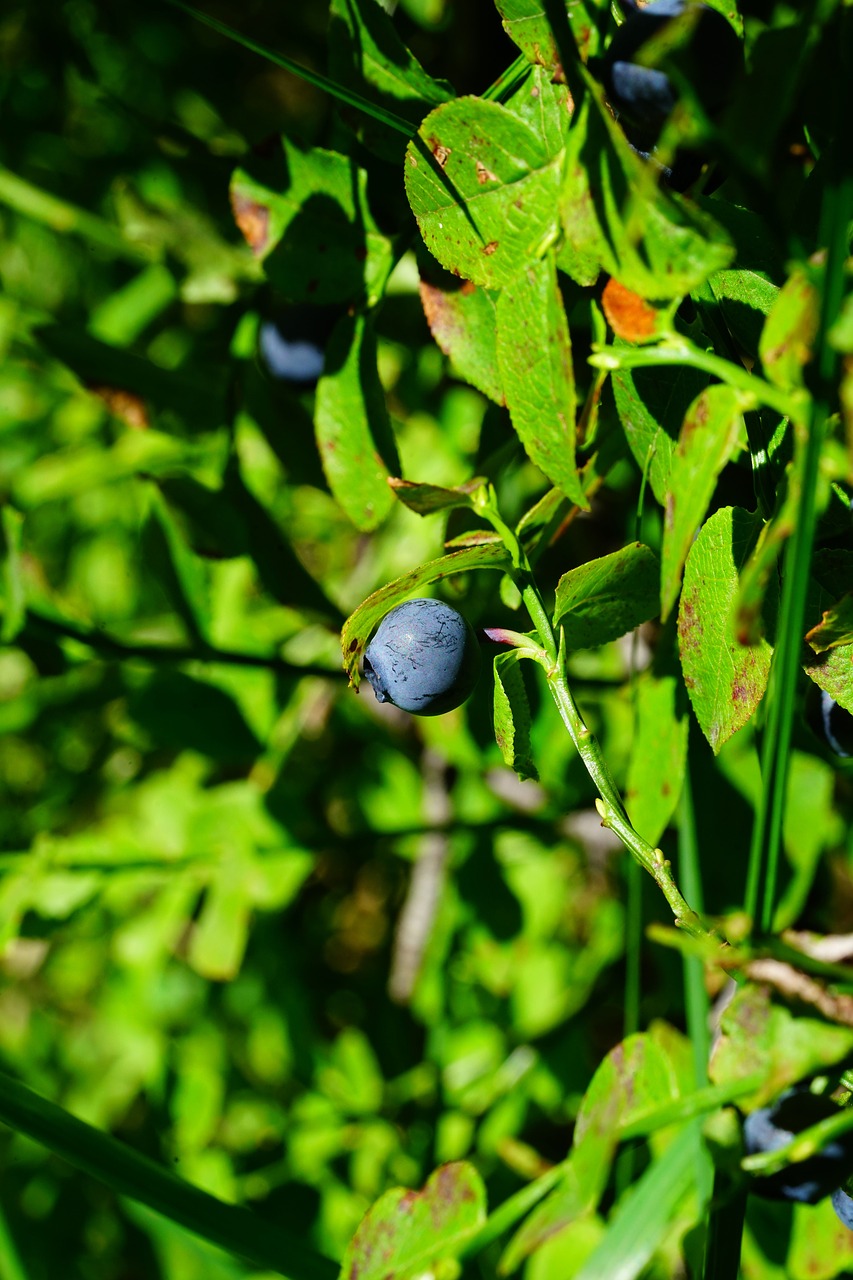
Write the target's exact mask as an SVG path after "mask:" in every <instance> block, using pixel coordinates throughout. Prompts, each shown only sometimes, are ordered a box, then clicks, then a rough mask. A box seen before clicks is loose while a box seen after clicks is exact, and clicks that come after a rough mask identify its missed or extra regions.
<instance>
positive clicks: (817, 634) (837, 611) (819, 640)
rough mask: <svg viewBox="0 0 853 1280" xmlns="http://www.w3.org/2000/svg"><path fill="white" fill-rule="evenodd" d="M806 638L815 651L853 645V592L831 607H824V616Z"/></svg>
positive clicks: (820, 651) (821, 651) (823, 651)
mask: <svg viewBox="0 0 853 1280" xmlns="http://www.w3.org/2000/svg"><path fill="white" fill-rule="evenodd" d="M806 640H807V641H808V643H809V644H810V645H811V647H812V648H813V649H814V651H815V653H826V651H827V649H835V648H837V646H838V645H853V593H851V592H849V591H848V592H847V593H846V594H845V595H843V596H842V597H841V599H840V600H837V601H836V603H835V604H834V605H833V606H832V607H831V608H830V609H824V611H823V617H822V618H821V620H820V622H819V623H818V624H817V626H815V627H812V629H811V631H809V632H808V633H807V635H806Z"/></svg>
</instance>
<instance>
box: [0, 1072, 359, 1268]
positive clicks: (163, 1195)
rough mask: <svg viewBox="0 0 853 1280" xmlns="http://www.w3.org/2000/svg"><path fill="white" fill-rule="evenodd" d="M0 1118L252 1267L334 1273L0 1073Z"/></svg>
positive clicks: (245, 1213) (278, 1231)
mask: <svg viewBox="0 0 853 1280" xmlns="http://www.w3.org/2000/svg"><path fill="white" fill-rule="evenodd" d="M0 1120H2V1121H3V1123H4V1124H7V1125H9V1127H10V1128H12V1129H16V1130H17V1131H18V1132H19V1133H25V1134H26V1135H27V1136H28V1137H30V1138H32V1139H33V1140H34V1141H35V1142H40V1143H41V1144H42V1145H43V1146H45V1147H47V1148H48V1149H49V1150H50V1151H53V1152H55V1153H56V1155H58V1156H61V1157H62V1159H63V1160H67V1161H68V1163H69V1164H72V1165H74V1166H75V1168H77V1169H82V1170H83V1172H84V1173H88V1174H90V1175H91V1176H92V1177H93V1178H97V1179H98V1180H99V1181H100V1182H103V1183H105V1184H106V1185H107V1186H108V1187H110V1188H111V1189H112V1190H113V1191H114V1192H116V1193H117V1194H119V1195H127V1196H130V1197H131V1199H133V1200H138V1201H139V1202H140V1203H141V1204H145V1205H148V1207H149V1208H150V1209H154V1210H155V1211H156V1212H157V1213H161V1214H163V1216H164V1217H166V1218H169V1219H171V1221H172V1222H176V1223H178V1225H179V1226H182V1227H185V1228H186V1229H187V1230H188V1231H192V1232H194V1233H195V1234H196V1235H198V1236H201V1237H202V1238H203V1239H205V1240H209V1241H210V1242H211V1243H212V1244H215V1245H218V1246H219V1247H220V1248H222V1249H225V1250H227V1251H228V1252H229V1253H232V1254H236V1255H238V1256H239V1257H242V1258H246V1259H247V1260H248V1261H250V1262H251V1263H252V1264H253V1265H254V1266H256V1267H257V1268H258V1269H259V1270H263V1271H274V1272H276V1274H278V1275H283V1276H289V1277H290V1280H335V1277H336V1276H337V1274H338V1267H337V1266H336V1265H335V1263H333V1262H331V1261H330V1260H329V1259H328V1258H324V1257H322V1255H321V1254H319V1253H314V1252H313V1251H312V1250H310V1249H308V1248H306V1246H305V1245H304V1244H303V1243H302V1241H301V1240H298V1239H297V1238H296V1237H295V1236H291V1235H290V1234H289V1233H288V1232H286V1231H285V1230H284V1228H282V1227H278V1226H274V1225H273V1223H271V1222H267V1221H266V1220H265V1219H264V1218H260V1217H258V1216H257V1214H254V1213H251V1212H250V1211H249V1210H248V1209H244V1208H241V1207H240V1206H238V1205H233V1204H226V1203H225V1202H224V1201H222V1200H217V1198H216V1197H215V1196H212V1195H209V1194H208V1193H207V1192H206V1191H201V1190H200V1189H199V1188H198V1187H194V1186H192V1185H191V1184H190V1183H188V1182H184V1181H183V1180H182V1179H181V1178H176V1177H175V1175H174V1174H173V1173H170V1172H168V1171H167V1170H165V1169H161V1168H160V1166H159V1165H158V1164H156V1163H155V1162H154V1161H153V1160H150V1159H149V1158H148V1157H147V1156H143V1155H140V1154H139V1153H138V1152H136V1151H133V1150H132V1149H131V1148H130V1147H127V1146H125V1144H124V1143H123V1142H119V1141H118V1140H117V1139H116V1138H113V1137H111V1136H110V1135H109V1134H106V1133H101V1131H100V1130H99V1129H95V1128H93V1127H92V1125H89V1124H85V1123H84V1122H83V1121H82V1120H78V1119H77V1118H76V1117H75V1116H72V1115H71V1114H70V1113H69V1112H68V1111H64V1110H63V1108H62V1107H58V1106H56V1105H55V1104H54V1103H52V1102H48V1101H47V1100H46V1099H45V1098H40V1097H39V1096H38V1094H36V1093H33V1092H32V1090H30V1089H28V1088H26V1086H25V1085H22V1084H20V1083H19V1082H18V1081H17V1080H13V1079H12V1078H11V1077H10V1076H6V1075H2V1074H0Z"/></svg>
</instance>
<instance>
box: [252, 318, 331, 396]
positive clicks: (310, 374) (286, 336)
mask: <svg viewBox="0 0 853 1280" xmlns="http://www.w3.org/2000/svg"><path fill="white" fill-rule="evenodd" d="M330 312H331V309H329V308H322V307H308V306H292V307H289V308H284V309H283V310H281V311H279V313H278V314H277V315H276V316H275V318H274V319H271V320H264V321H263V323H262V324H261V327H260V332H259V334H258V347H259V349H260V353H261V356H262V357H263V361H264V364H265V365H266V367H267V369H268V370H269V372H270V374H271V375H272V377H274V378H278V379H280V380H281V381H282V382H291V383H294V384H296V385H297V386H299V385H301V386H304V387H308V386H313V384H314V383H315V382H316V381H317V379H318V378H319V377H320V376H321V374H322V373H323V370H324V368H325V363H326V344H327V343H328V340H329V335H330V333H331V331H332V327H333V325H334V322H335V320H336V318H337V315H336V314H330Z"/></svg>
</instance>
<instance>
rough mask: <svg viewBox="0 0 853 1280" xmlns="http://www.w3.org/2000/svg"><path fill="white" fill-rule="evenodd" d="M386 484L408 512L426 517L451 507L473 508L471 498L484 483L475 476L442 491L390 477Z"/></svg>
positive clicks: (435, 487) (441, 489) (438, 487)
mask: <svg viewBox="0 0 853 1280" xmlns="http://www.w3.org/2000/svg"><path fill="white" fill-rule="evenodd" d="M388 483H389V485H390V486H391V489H392V491H393V493H394V495H395V497H397V498H399V500H400V502H402V503H403V505H404V506H407V507H408V508H409V510H410V511H416V512H417V514H418V515H419V516H427V515H431V514H432V513H433V512H434V511H449V510H450V509H451V508H453V507H468V508H473V506H474V501H473V496H474V494H475V493H477V491H478V490H479V489H482V487H483V485H484V484H485V483H486V482H485V480H483V479H482V477H480V476H476V477H475V478H474V479H473V480H468V481H467V482H466V483H465V484H460V485H457V486H456V487H455V488H453V489H443V488H442V487H441V486H440V485H437V484H417V483H416V482H415V481H413V480H400V479H398V478H397V476H390V477H389V479H388Z"/></svg>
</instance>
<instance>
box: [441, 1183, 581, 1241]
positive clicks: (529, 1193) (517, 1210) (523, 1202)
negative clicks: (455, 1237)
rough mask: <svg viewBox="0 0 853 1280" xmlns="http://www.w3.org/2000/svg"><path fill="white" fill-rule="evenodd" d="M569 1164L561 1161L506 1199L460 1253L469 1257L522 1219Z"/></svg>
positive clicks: (553, 1185)
mask: <svg viewBox="0 0 853 1280" xmlns="http://www.w3.org/2000/svg"><path fill="white" fill-rule="evenodd" d="M568 1163H569V1162H568V1160H564V1161H562V1162H561V1163H560V1164H555V1165H554V1166H553V1167H552V1168H551V1169H549V1170H548V1172H547V1173H543V1174H542V1175H541V1176H540V1177H538V1178H536V1179H535V1181H534V1182H531V1183H529V1184H528V1185H527V1186H526V1187H522V1188H521V1190H520V1191H516V1192H515V1194H514V1195H511V1196H510V1197H509V1199H508V1200H504V1202H503V1204H501V1205H498V1207H497V1209H495V1210H494V1211H493V1212H492V1213H490V1214H489V1216H488V1218H487V1219H486V1221H485V1222H484V1223H483V1225H482V1227H481V1228H480V1230H479V1231H478V1232H477V1234H476V1235H475V1236H472V1237H471V1239H470V1240H468V1241H467V1242H466V1243H465V1245H464V1246H463V1248H462V1250H461V1252H460V1255H459V1256H460V1257H461V1258H468V1257H472V1256H473V1255H474V1254H476V1253H480V1252H481V1251H482V1250H483V1249H485V1248H486V1247H487V1246H488V1245H490V1244H492V1243H493V1242H494V1241H495V1240H497V1239H499V1238H500V1237H501V1236H502V1235H503V1234H504V1232H505V1231H508V1230H509V1228H510V1227H512V1226H515V1224H516V1222H520V1220H521V1219H522V1218H523V1217H525V1216H526V1215H527V1214H528V1213H529V1212H530V1210H531V1209H532V1208H534V1206H535V1205H537V1204H538V1203H539V1201H540V1200H541V1199H542V1198H543V1197H544V1196H545V1195H547V1193H548V1192H549V1191H550V1190H551V1189H552V1188H553V1187H555V1186H556V1185H557V1183H558V1182H559V1181H560V1179H561V1178H562V1176H563V1174H564V1173H565V1171H566V1168H567V1166H568Z"/></svg>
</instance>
